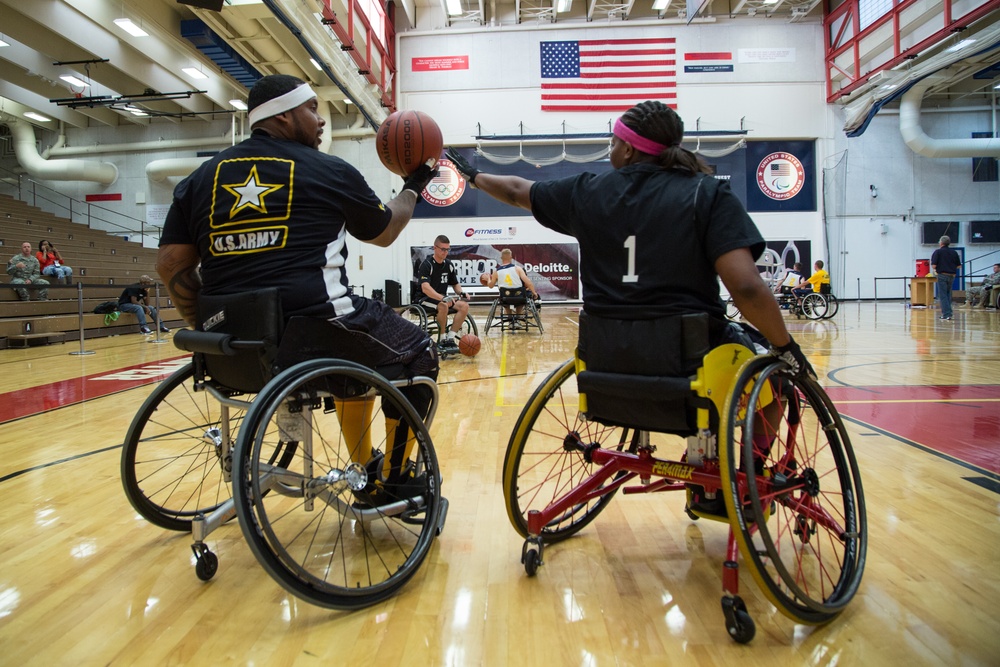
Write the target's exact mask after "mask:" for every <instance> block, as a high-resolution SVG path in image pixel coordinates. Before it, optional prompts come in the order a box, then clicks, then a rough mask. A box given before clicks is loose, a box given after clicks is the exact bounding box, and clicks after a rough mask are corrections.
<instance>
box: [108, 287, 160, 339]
mask: <svg viewBox="0 0 1000 667" xmlns="http://www.w3.org/2000/svg"><path fill="white" fill-rule="evenodd" d="M155 284H156V282H155V281H154V280H153V279H152V278H150V277H149V276H145V275H144V276H139V284H138V285H130V286H129V287H126V288H125V289H124V290H122V295H121V296H120V297H118V309H119V310H121V311H122V312H123V313H132V314H133V315H135V316H136V318H137V319H138V320H139V332H140V333H144V334H151V333H153V332H152V331H150V329H149V327H148V326H146V315H149V317H150V319H152V320H153V324H154V325H155V324H156V321H157V318H158V313H157V312H156V308H153V307H152V306H150V305H148V304H147V303H146V299H148V298H149V293H148V291H147V289H146V288H147V287H151V286H153V285H155ZM160 331H162V332H163V333H167V332H168V331H170V329H168V328H167V325H165V324H164V323H163V322H160Z"/></svg>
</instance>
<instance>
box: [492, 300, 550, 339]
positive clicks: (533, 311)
mask: <svg viewBox="0 0 1000 667" xmlns="http://www.w3.org/2000/svg"><path fill="white" fill-rule="evenodd" d="M514 298H515V299H517V301H518V303H508V302H506V301H505V300H504V297H502V296H498V297H497V298H495V299H494V300H493V304H492V305H491V306H490V313H489V315H487V316H486V326H485V327H484V328H483V333H484V334H488V333H489V332H490V328H492V327H493V326H495V325H494V320H496V321H497V322H499V326H500V331H506V330H511V331H514V330H516V329H517V328H518V327H517V323H518V322H520V323H521V328H522V329H524V330H525V331H527V330H528V329H529V328H530V327H536V328H537V329H538V333H545V327H543V326H542V317H541V315H540V314H539V312H538V305H537V304H536V303H535V300H534V299H532V298H531V297H530V296H525V297H514ZM504 306H506V307H509V308H516V307H518V306H524V312H523V313H521V314H520V315H518V314H517V313H513V314H511V315H505V314H504V313H503V312H502V311H501V313H500V317H499V318H497V317H496V312H497V308H502V307H504Z"/></svg>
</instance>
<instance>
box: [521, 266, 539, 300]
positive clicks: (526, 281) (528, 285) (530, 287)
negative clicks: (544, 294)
mask: <svg viewBox="0 0 1000 667" xmlns="http://www.w3.org/2000/svg"><path fill="white" fill-rule="evenodd" d="M516 268H517V277H518V278H520V279H521V283H522V284H523V285H524V287H525V289H527V290H528V291H529V292H531V293H532V294H534V295H535V296H538V292H536V291H535V285H534V283H532V282H531V279H530V278H529V277H528V274H527V273H525V272H524V269H522V268H521V267H520V266H518V267H516Z"/></svg>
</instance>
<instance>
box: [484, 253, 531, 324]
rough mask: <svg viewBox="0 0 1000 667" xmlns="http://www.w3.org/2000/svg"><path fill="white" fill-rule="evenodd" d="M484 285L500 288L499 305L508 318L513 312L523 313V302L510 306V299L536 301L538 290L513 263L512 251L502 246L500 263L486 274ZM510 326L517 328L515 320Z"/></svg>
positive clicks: (522, 270) (526, 275)
mask: <svg viewBox="0 0 1000 667" xmlns="http://www.w3.org/2000/svg"><path fill="white" fill-rule="evenodd" d="M486 287H489V288H490V289H492V288H494V287H499V288H500V305H501V306H503V314H504V316H505V317H507V318H508V320H509V319H510V318H511V315H512V310H511V309H512V308H513V313H516V314H517V315H518V316H520V315H523V314H524V302H523V301H521V302H519V303H518V304H517V305H515V306H511V305H510V303H511V301H510V300H511V299H533V300H534V301H538V292H537V291H535V286H534V285H533V284H532V282H531V279H530V278H528V274H526V273H525V272H524V269H522V268H521V267H520V266H517V265H516V264H514V251H513V250H511V249H510V248H504V249H503V250H501V251H500V264H499V265H497V267H496V268H495V269H493V271H492V272H491V273H489V274H488V276H487V280H486ZM511 328H512V329H516V328H517V322H511ZM521 328H523V329H526V328H527V325H524V324H522V325H521Z"/></svg>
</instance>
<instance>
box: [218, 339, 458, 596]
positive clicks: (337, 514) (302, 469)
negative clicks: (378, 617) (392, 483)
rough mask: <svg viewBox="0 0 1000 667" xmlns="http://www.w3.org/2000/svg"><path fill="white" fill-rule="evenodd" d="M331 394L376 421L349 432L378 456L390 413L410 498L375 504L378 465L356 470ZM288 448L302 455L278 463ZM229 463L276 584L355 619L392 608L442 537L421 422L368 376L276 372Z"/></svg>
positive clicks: (321, 369) (343, 365)
mask: <svg viewBox="0 0 1000 667" xmlns="http://www.w3.org/2000/svg"><path fill="white" fill-rule="evenodd" d="M334 393H335V394H336V395H338V396H350V397H352V400H355V401H364V402H367V403H368V404H369V406H368V407H370V408H371V416H370V417H368V418H366V419H367V421H366V422H365V423H363V424H362V423H356V424H354V426H355V428H354V429H353V430H352V433H354V434H355V437H356V436H357V434H361V433H367V434H369V435H370V436H371V439H372V447H373V451H375V450H378V451H381V452H387V451H388V447H387V435H386V431H387V425H386V413H387V410H389V411H394V412H395V414H397V415H400V418H399V419H400V428H409V429H410V431H411V432H412V433H413V434H415V445H414V447H413V452H412V454H411V456H410V463H409V464H408V468H407V469H408V470H410V471H412V473H413V480H415V482H414V484H413V487H412V489H411V490H412V491H413V493H412V494H407V495H409V497H408V498H407V499H404V500H398V501H395V502H392V503H387V504H380V503H378V502H376V501H374V500H373V499H372V498H373V497H372V496H369V495H367V493H366V492H367V491H370V490H371V488H372V487H371V486H369V484H371V483H372V482H373V479H372V478H373V476H374V475H377V474H378V469H379V468H380V467H381V466H380V465H378V464H376V465H365V463H366V462H365V461H360V462H357V461H353V460H352V456H351V449H352V445H356V442H354V441H352V440H351V437H352V436H351V435H349V434H348V433H347V432H345V430H344V429H342V428H341V425H340V421H339V419H338V416H337V412H336V405H335V401H334V397H333V394H334ZM361 412H364V411H361ZM349 430H350V429H349ZM282 439H294V440H295V441H296V442H298V447H297V448H296V450H295V452H294V455H293V456H291V457H285V458H284V459H283V460H282V461H281V462H280V463H279V464H278V465H273V464H271V463H269V461H270V460H273V459H274V458H275V457H274V455H273V452H274V450H275V449H280V448H281V440H282ZM234 458H235V460H234V469H233V498H234V500H235V502H236V512H237V515H238V516H239V519H240V526H241V528H242V530H243V534H244V536H245V537H246V540H247V542H248V543H249V545H250V548H251V550H252V551H253V553H254V555H255V556H256V557H257V560H258V561H259V562H260V564H261V565H262V566H263V567H264V569H265V570H267V572H268V573H269V574H270V575H271V576H272V577H273V578H274V579H275V580H276V581H277V582H278V583H279V584H281V585H282V586H283V587H284V588H285V589H286V590H288V591H289V592H291V593H293V594H295V595H297V596H298V597H300V598H303V599H304V600H307V601H308V602H311V603H313V604H316V605H319V606H322V607H328V608H333V609H344V610H350V609H359V608H362V607H366V606H368V605H371V604H375V603H377V602H380V601H382V600H385V599H386V598H388V597H390V596H391V595H393V594H394V593H395V592H396V591H397V590H398V589H399V588H400V587H402V586H403V585H404V584H405V583H406V582H407V581H409V580H410V579H411V578H412V577H413V575H414V574H415V573H416V571H417V569H418V568H419V567H420V564H421V563H422V562H423V560H424V558H425V557H426V555H427V553H428V551H429V550H430V547H431V544H432V541H433V539H434V537H435V536H436V535H437V534H438V533H439V532H440V530H441V524H442V522H443V517H444V512H445V507H446V506H447V501H446V500H445V499H444V498H442V497H441V495H440V488H441V478H440V471H439V469H438V463H437V457H436V456H435V453H434V447H433V444H432V443H431V440H430V436H429V435H428V433H427V429H426V427H425V426H424V422H423V420H422V419H421V417H420V416H419V415H418V414H417V413H416V411H415V410H414V409H413V407H412V406H411V405H410V403H409V402H408V401H407V400H406V398H405V397H404V396H403V394H402V393H400V391H399V390H398V389H397V388H396V387H394V386H393V385H392V384H391V383H390V382H389V381H388V380H386V379H384V378H383V377H382V376H380V375H378V374H376V373H374V372H373V371H371V370H369V369H367V368H365V367H363V366H359V365H357V364H353V363H351V362H347V361H341V360H334V359H319V360H313V361H306V362H303V363H301V364H298V365H296V366H293V367H292V368H290V369H288V370H286V371H284V372H283V373H281V374H279V375H278V376H277V377H275V378H274V379H273V380H272V381H271V382H270V383H269V384H268V385H267V387H265V388H264V390H263V391H262V392H261V393H260V395H259V396H258V398H257V401H255V402H254V404H253V406H251V408H250V411H249V412H248V414H247V417H246V421H245V424H244V428H243V429H242V430H241V431H240V437H239V440H238V441H237V444H236V450H235V456H234ZM373 460H379V458H378V456H377V455H376V457H375V458H374V459H373ZM355 492H357V493H355Z"/></svg>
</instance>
